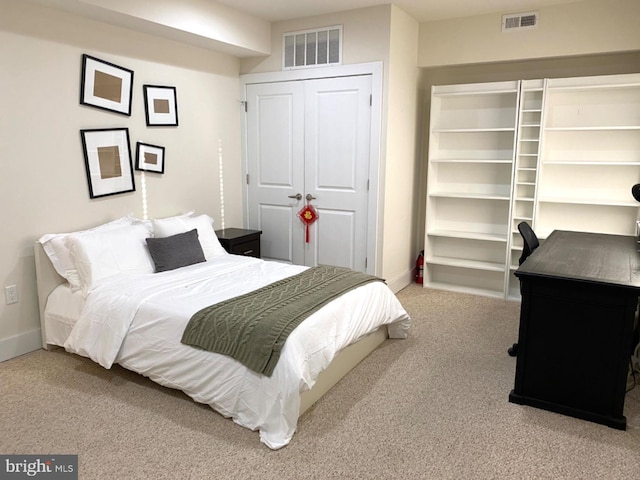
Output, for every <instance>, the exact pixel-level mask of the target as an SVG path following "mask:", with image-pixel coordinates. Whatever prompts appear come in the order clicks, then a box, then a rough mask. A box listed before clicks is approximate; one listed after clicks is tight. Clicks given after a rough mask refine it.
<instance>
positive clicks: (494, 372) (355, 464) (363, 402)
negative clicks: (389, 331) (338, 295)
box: [0, 285, 640, 480]
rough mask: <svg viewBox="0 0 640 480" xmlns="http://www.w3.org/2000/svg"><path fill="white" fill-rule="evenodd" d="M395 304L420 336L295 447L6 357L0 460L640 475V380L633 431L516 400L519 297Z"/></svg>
mask: <svg viewBox="0 0 640 480" xmlns="http://www.w3.org/2000/svg"><path fill="white" fill-rule="evenodd" d="M399 298H400V299H401V301H402V302H403V304H404V305H405V307H406V308H407V310H408V311H409V313H410V314H411V316H412V319H413V326H412V328H411V331H410V338H409V339H407V340H395V341H388V342H386V343H385V344H384V345H383V346H382V347H381V348H379V349H378V350H377V351H375V352H374V353H373V354H372V355H371V356H369V357H368V358H367V359H366V360H365V361H363V362H362V363H361V364H360V365H359V366H358V367H357V368H356V369H355V370H354V371H353V372H352V373H351V374H349V375H348V376H347V377H346V378H345V379H343V380H342V381H341V382H340V383H339V384H338V385H337V386H336V387H334V388H333V389H332V390H331V391H330V392H329V393H328V394H327V395H325V397H323V398H322V399H321V400H320V402H318V403H317V404H316V405H315V406H314V407H312V408H311V409H310V410H309V411H308V412H307V413H306V414H305V415H304V416H303V417H302V418H301V419H300V422H299V424H298V431H297V433H296V435H295V436H294V438H293V441H292V442H291V444H290V445H289V446H288V447H286V448H284V449H281V450H278V451H271V450H269V449H268V448H266V447H265V446H263V445H262V444H261V443H260V442H259V439H258V434H257V433H256V432H251V431H249V430H246V429H244V428H242V427H239V426H237V425H235V424H234V423H233V422H232V421H230V420H228V419H225V418H223V417H221V416H220V415H218V414H216V413H215V412H213V411H212V410H211V409H210V408H209V407H206V406H202V405H198V404H195V403H194V402H192V401H191V400H190V399H188V398H187V397H185V396H184V395H183V394H182V393H180V392H176V391H172V390H168V389H166V388H162V387H159V386H156V385H155V384H154V383H152V382H151V381H149V380H147V379H145V378H143V377H140V376H138V375H136V374H133V373H130V372H128V371H126V370H123V369H121V368H118V367H115V368H113V369H111V370H104V369H103V368H101V367H99V366H98V365H96V364H94V363H92V362H91V361H89V360H87V359H84V358H81V357H77V356H74V355H70V354H67V353H66V352H64V351H63V350H57V351H54V352H45V351H38V352H34V353H31V354H28V355H24V356H22V357H19V358H16V359H13V360H9V361H7V362H3V363H0V402H1V408H0V425H1V427H2V434H1V436H0V453H2V454H9V453H20V454H63V453H66V454H78V455H79V470H80V478H81V479H164V478H167V479H331V478H336V479H492V478H496V479H498V478H499V479H554V480H557V479H572V480H575V479H590V480H591V479H606V480H615V479H634V480H636V479H638V478H640V386H638V387H636V389H635V390H633V391H631V392H630V393H629V394H627V397H626V402H625V415H626V416H627V421H628V428H627V431H624V432H623V431H618V430H614V429H611V428H608V427H605V426H602V425H597V424H593V423H590V422H586V421H582V420H577V419H573V418H569V417H565V416H562V415H558V414H554V413H550V412H545V411H542V410H538V409H534V408H531V407H525V406H520V405H515V404H511V403H509V402H508V401H507V397H508V394H509V391H510V390H511V388H512V387H513V378H514V371H515V359H513V358H511V357H509V356H508V355H507V353H506V349H507V347H508V346H509V345H510V344H511V343H512V342H513V341H514V340H515V339H516V332H517V318H518V311H519V305H518V304H517V303H514V302H505V301H501V300H495V299H489V298H484V297H477V296H471V295H463V294H457V293H451V292H441V291H433V290H424V289H422V288H420V287H418V286H415V285H412V286H410V287H408V288H406V289H405V290H403V291H402V292H400V294H399ZM575 368H576V372H578V371H580V365H578V364H576V366H575Z"/></svg>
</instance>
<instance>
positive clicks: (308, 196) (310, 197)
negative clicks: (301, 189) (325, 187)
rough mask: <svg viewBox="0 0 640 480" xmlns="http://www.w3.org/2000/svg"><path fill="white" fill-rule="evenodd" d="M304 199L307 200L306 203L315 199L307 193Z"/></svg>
mask: <svg viewBox="0 0 640 480" xmlns="http://www.w3.org/2000/svg"><path fill="white" fill-rule="evenodd" d="M305 198H306V199H307V202H310V201H311V200H315V199H316V197H314V196H313V195H311V194H310V193H307V196H306V197H305Z"/></svg>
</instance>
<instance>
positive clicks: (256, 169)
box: [247, 82, 304, 264]
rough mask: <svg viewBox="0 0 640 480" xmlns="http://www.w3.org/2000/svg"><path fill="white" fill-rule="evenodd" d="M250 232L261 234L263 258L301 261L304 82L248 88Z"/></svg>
mask: <svg viewBox="0 0 640 480" xmlns="http://www.w3.org/2000/svg"><path fill="white" fill-rule="evenodd" d="M247 105H248V106H247V161H248V172H249V173H248V175H247V183H248V214H249V221H248V223H249V225H248V226H249V228H253V229H258V230H262V235H261V238H260V242H261V245H260V250H261V254H262V257H263V258H268V259H272V260H279V261H282V262H288V263H296V264H301V263H303V259H304V231H303V229H302V228H300V221H299V220H298V218H297V216H296V214H297V212H298V210H299V209H300V208H301V207H302V205H304V200H302V198H303V192H304V163H303V160H304V84H303V82H278V83H268V84H256V85H248V86H247Z"/></svg>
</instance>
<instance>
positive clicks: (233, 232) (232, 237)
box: [216, 228, 262, 258]
mask: <svg viewBox="0 0 640 480" xmlns="http://www.w3.org/2000/svg"><path fill="white" fill-rule="evenodd" d="M260 234H262V231H260V230H245V229H243V228H225V229H222V230H216V235H217V236H218V240H220V243H221V244H222V246H223V247H224V249H225V250H226V251H227V252H229V253H233V254H234V255H246V256H248V257H256V258H260Z"/></svg>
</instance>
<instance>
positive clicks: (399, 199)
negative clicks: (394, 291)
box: [382, 7, 419, 286]
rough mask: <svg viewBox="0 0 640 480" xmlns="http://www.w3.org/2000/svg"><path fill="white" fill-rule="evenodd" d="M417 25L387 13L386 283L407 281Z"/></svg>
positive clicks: (411, 253) (414, 183) (413, 205)
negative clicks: (389, 17) (388, 52)
mask: <svg viewBox="0 0 640 480" xmlns="http://www.w3.org/2000/svg"><path fill="white" fill-rule="evenodd" d="M417 41H418V23H417V22H416V21H415V20H414V19H413V18H411V17H410V16H409V15H407V14H406V13H405V12H404V11H402V10H401V9H399V8H397V7H394V8H393V9H392V11H391V28H390V48H389V50H390V54H389V67H388V78H387V81H388V88H387V92H388V96H387V120H386V121H387V138H386V163H385V170H384V172H383V177H384V185H385V194H384V198H385V202H384V216H383V220H384V228H383V232H382V234H383V238H384V240H383V242H382V246H383V248H382V264H383V267H384V268H383V276H384V278H385V279H387V282H388V283H389V284H390V285H394V284H399V285H402V286H404V285H406V284H407V283H409V282H411V281H412V278H411V273H412V271H411V269H412V267H413V262H414V261H415V256H416V254H417V251H416V249H417V246H416V242H415V241H414V239H415V238H416V234H417V232H416V231H415V230H414V228H415V221H414V219H415V218H416V210H418V204H417V202H418V196H417V195H416V194H415V192H416V191H417V190H416V189H417V188H418V183H419V178H418V175H417V172H418V171H419V155H418V149H417V145H419V141H418V138H417V137H418V126H419V122H418V116H417V115H418V73H419V71H418V68H417V66H416V62H417V54H418V42H417Z"/></svg>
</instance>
